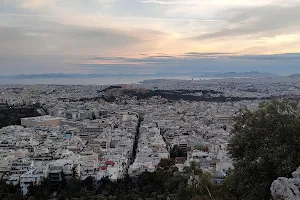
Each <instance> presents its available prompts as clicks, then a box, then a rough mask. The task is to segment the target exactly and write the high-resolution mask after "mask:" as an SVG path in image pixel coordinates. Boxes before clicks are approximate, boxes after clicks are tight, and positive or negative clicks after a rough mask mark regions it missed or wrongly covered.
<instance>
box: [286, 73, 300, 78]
mask: <svg viewBox="0 0 300 200" xmlns="http://www.w3.org/2000/svg"><path fill="white" fill-rule="evenodd" d="M288 77H289V78H300V74H291V75H289V76H288Z"/></svg>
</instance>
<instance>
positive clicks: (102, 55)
mask: <svg viewBox="0 0 300 200" xmlns="http://www.w3.org/2000/svg"><path fill="white" fill-rule="evenodd" d="M0 5H1V6H0V70H1V75H12V74H39V73H82V74H89V73H99V74H101V73H116V74H118V73H140V74H143V73H149V74H152V73H157V72H178V73H183V72H229V71H237V72H242V71H262V72H273V73H277V74H291V73H300V20H299V19H300V0H0Z"/></svg>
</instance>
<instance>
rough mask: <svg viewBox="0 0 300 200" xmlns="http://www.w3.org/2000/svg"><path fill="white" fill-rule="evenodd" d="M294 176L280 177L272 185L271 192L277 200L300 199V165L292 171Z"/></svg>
mask: <svg viewBox="0 0 300 200" xmlns="http://www.w3.org/2000/svg"><path fill="white" fill-rule="evenodd" d="M292 176H293V178H285V177H280V178H278V179H277V180H275V181H274V182H273V183H272V185H271V194H272V196H273V199H275V200H279V199H280V200H299V199H300V167H299V168H298V169H297V170H296V171H295V172H293V173H292Z"/></svg>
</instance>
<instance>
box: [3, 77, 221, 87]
mask: <svg viewBox="0 0 300 200" xmlns="http://www.w3.org/2000/svg"><path fill="white" fill-rule="evenodd" d="M149 79H181V80H192V79H194V80H208V79H212V78H193V77H187V76H178V77H151V78H150V77H126V78H119V77H108V78H42V79H15V78H5V79H1V78H0V84H1V85H11V84H20V85H36V84H45V85H116V84H136V83H139V82H142V81H144V80H149ZM213 79H218V78H213Z"/></svg>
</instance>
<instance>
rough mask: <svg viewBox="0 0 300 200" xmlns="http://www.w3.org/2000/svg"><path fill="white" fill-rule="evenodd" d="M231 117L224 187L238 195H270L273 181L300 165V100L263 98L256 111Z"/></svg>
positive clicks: (249, 197) (253, 196)
mask: <svg viewBox="0 0 300 200" xmlns="http://www.w3.org/2000/svg"><path fill="white" fill-rule="evenodd" d="M234 121H235V125H234V130H233V135H232V139H231V141H230V144H229V152H230V154H231V156H232V158H233V160H234V170H233V172H232V173H231V174H230V175H229V178H228V179H230V181H229V182H230V184H232V185H231V186H230V187H228V185H227V189H228V191H229V192H231V193H232V194H235V196H236V197H237V199H245V200H248V199H249V200H250V199H251V200H256V199H257V200H261V199H270V186H271V184H272V182H273V181H274V180H275V179H277V177H282V176H283V177H289V176H291V173H292V172H293V171H295V170H296V169H297V167H299V165H300V154H299V153H298V152H299V151H300V145H299V144H300V134H299V132H300V104H299V102H298V101H271V102H265V103H262V104H261V105H260V107H259V109H258V110H256V111H250V110H247V109H245V110H243V111H241V112H240V114H238V116H237V117H235V119H234Z"/></svg>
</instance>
